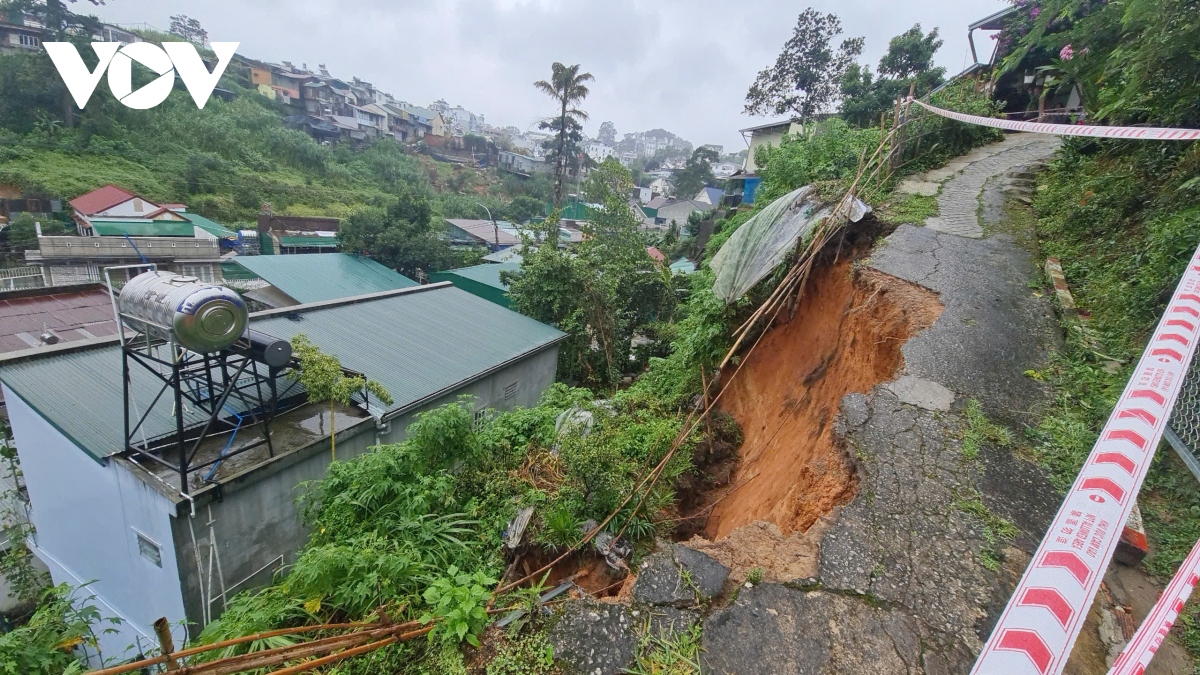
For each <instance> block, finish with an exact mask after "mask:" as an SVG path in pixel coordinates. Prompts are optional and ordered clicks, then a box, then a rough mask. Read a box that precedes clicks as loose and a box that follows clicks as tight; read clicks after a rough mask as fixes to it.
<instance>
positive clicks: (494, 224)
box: [475, 202, 500, 251]
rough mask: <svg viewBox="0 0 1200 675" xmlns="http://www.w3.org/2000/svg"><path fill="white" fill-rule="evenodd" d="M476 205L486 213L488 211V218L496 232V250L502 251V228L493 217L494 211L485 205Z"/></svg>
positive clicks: (476, 203) (477, 203)
mask: <svg viewBox="0 0 1200 675" xmlns="http://www.w3.org/2000/svg"><path fill="white" fill-rule="evenodd" d="M475 205H476V206H478V207H479V208H481V209H483V210H484V211H487V214H488V218H489V219H491V221H492V229H493V230H494V231H495V236H496V250H497V251H498V250H500V226H499V225H497V224H496V218H495V216H493V215H492V210H491V209H489V208H488V207H486V206H484V205H483V204H480V203H479V202H475Z"/></svg>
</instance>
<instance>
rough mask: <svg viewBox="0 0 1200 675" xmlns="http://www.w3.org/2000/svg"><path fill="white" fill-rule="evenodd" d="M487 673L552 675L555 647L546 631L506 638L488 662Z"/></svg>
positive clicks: (495, 674) (496, 674)
mask: <svg viewBox="0 0 1200 675" xmlns="http://www.w3.org/2000/svg"><path fill="white" fill-rule="evenodd" d="M485 672H486V674H487V675H551V674H552V673H556V672H558V671H557V670H556V669H555V667H554V647H551V646H550V642H549V641H548V640H546V634H545V633H544V632H538V633H534V634H532V635H527V636H525V637H521V638H517V639H508V640H505V641H504V643H503V644H501V645H500V646H499V648H498V649H497V650H496V655H495V657H493V658H492V660H491V661H490V662H489V663H488V664H487V669H486V671H485Z"/></svg>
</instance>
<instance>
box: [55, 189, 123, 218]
mask: <svg viewBox="0 0 1200 675" xmlns="http://www.w3.org/2000/svg"><path fill="white" fill-rule="evenodd" d="M136 196H137V195H135V194H133V193H132V192H129V191H126V190H122V189H121V188H119V187H117V186H116V185H105V186H104V187H102V188H100V189H99V190H92V191H91V192H89V193H87V194H86V195H82V196H79V197H76V198H75V199H72V200H71V207H72V208H74V209H75V210H76V211H78V212H80V213H82V214H83V215H85V216H90V215H92V214H95V213H100V212H101V211H103V210H105V209H110V208H112V207H114V206H116V205H117V204H120V203H121V202H123V201H126V200H128V199H131V198H133V197H136Z"/></svg>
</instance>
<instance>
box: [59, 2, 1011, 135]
mask: <svg viewBox="0 0 1200 675" xmlns="http://www.w3.org/2000/svg"><path fill="white" fill-rule="evenodd" d="M1006 4H1007V3H1006V2H1004V0H912V1H909V2H897V1H896V0H807V1H801V2H785V1H783V0H741V1H736V2H730V1H729V0H589V1H584V0H423V1H419V2H418V1H410V0H398V1H388V2H384V1H379V0H377V1H375V2H371V1H369V0H203V1H202V2H197V1H196V0H107V4H106V5H104V6H101V7H95V8H92V7H91V6H89V5H88V4H87V3H86V2H80V3H79V4H78V5H76V9H77V10H78V11H85V12H87V11H91V12H94V13H95V14H96V15H98V16H99V17H101V18H102V19H104V20H106V21H110V22H115V23H122V24H128V23H147V24H150V25H151V26H153V27H157V28H159V29H162V30H165V29H166V28H167V26H168V25H169V24H170V19H169V17H170V16H171V15H172V14H177V13H183V14H187V15H189V16H191V17H193V18H195V19H198V20H199V21H200V23H201V24H202V25H203V26H204V28H205V29H207V30H208V34H209V39H210V40H215V41H229V42H240V43H241V46H240V47H239V48H238V53H239V54H242V55H244V56H248V57H251V58H256V59H262V60H268V61H276V62H278V61H282V60H288V61H291V62H293V63H294V64H296V65H297V66H299V65H300V64H302V63H307V64H308V66H309V68H311V69H313V70H314V71H315V70H316V67H317V64H319V63H324V64H325V65H326V66H327V67H328V68H329V71H330V73H332V74H333V75H334V76H335V77H341V78H343V79H349V78H351V77H352V76H357V77H360V78H362V79H364V80H367V81H368V82H371V83H373V84H375V86H377V87H379V88H381V89H383V90H384V91H387V92H390V93H391V94H392V95H394V96H395V97H397V98H399V99H402V100H405V101H408V102H409V103H412V104H415V105H428V104H429V103H431V102H433V101H435V100H437V99H439V98H444V99H445V100H446V101H448V102H449V103H450V104H451V105H462V106H463V107H464V108H467V109H468V110H470V111H472V112H474V113H477V114H483V115H485V116H486V119H487V121H488V122H489V123H491V124H495V125H497V126H507V125H510V124H511V125H514V126H517V127H521V128H522V129H525V128H527V127H529V126H530V125H531V124H534V123H536V122H537V120H538V119H539V118H540V117H544V116H548V115H552V114H554V112H555V107H554V105H553V102H552V101H551V100H550V99H549V98H548V97H546V96H545V95H544V94H542V93H540V92H538V91H536V90H534V88H533V87H532V86H531V84H532V82H534V81H535V80H538V79H543V78H548V77H549V75H550V64H551V63H552V62H554V61H562V62H563V63H566V64H572V63H579V64H582V66H583V70H585V71H587V72H590V73H592V75H594V76H595V78H596V81H595V82H594V83H592V85H591V90H592V93H591V96H589V97H588V99H587V101H586V102H585V103H584V105H583V108H584V109H585V110H587V111H588V112H589V113H590V114H591V121H590V122H589V123H588V125H587V132H588V133H589V134H594V133H595V132H596V130H597V128H598V127H599V125H600V123H601V122H603V121H605V120H611V121H612V122H613V123H614V124H615V125H616V127H617V133H618V137H619V135H620V134H624V133H626V132H631V131H645V130H648V129H653V128H656V127H661V128H664V129H667V130H668V131H672V132H674V133H676V134H679V135H680V136H682V137H683V138H685V139H687V140H689V141H691V142H692V143H695V144H696V145H700V144H703V143H718V144H722V145H724V146H725V148H726V151H727V152H729V151H736V150H739V149H741V148H743V147H745V145H744V143H743V141H742V138H741V136H740V135H739V134H738V133H737V130H738V129H740V128H744V127H747V126H752V125H754V124H757V123H762V122H763V121H767V120H766V119H754V118H750V117H747V116H746V115H744V114H743V113H742V107H743V103H744V99H745V95H746V89H747V87H748V86H749V85H750V83H751V82H752V81H753V79H754V76H755V75H756V74H757V72H758V71H759V70H761V69H763V68H765V67H767V66H768V65H770V64H771V63H773V62H774V60H775V56H776V55H777V54H778V53H779V50H780V48H781V47H782V46H783V43H784V42H785V41H786V40H787V39H788V38H789V37H790V36H791V33H792V28H793V26H794V25H795V22H796V16H797V15H798V14H799V13H800V11H801V10H803V9H804V8H805V7H806V6H809V5H811V6H813V7H815V8H816V9H817V10H819V11H822V12H833V13H835V14H837V15H838V16H840V17H841V19H842V23H843V26H844V28H845V33H844V37H845V36H858V35H861V36H864V37H866V50H865V52H864V54H863V57H862V61H864V62H866V63H870V64H871V65H872V66H874V65H875V64H877V63H878V61H879V57H880V56H881V55H882V54H883V52H884V51H886V49H887V42H888V40H889V39H890V38H891V37H892V36H893V35H896V34H897V33H901V32H903V31H904V30H906V29H908V28H909V27H910V26H912V25H913V24H914V23H920V24H921V26H922V27H923V28H925V29H926V30H928V29H930V28H933V27H937V28H940V29H941V35H942V37H943V39H944V40H945V45H944V46H943V47H942V49H941V51H940V52H938V54H937V56H936V60H937V63H938V65H942V66H945V67H946V71H947V73H948V74H953V73H957V72H959V71H961V70H962V69H963V68H964V67H965V66H966V65H969V64H970V55H969V52H968V47H967V37H966V33H967V29H966V28H967V25H968V24H969V23H971V22H973V21H975V20H978V19H981V18H983V17H985V16H987V15H988V14H991V13H992V12H995V11H996V10H999V9H1002V8H1003V7H1005V6H1006ZM993 44H994V43H993V42H992V41H991V40H989V39H987V37H986V36H984V35H979V34H978V33H977V34H976V46H977V48H979V50H980V58H981V59H985V60H986V58H987V57H986V55H985V53H986V54H990V50H991V47H992V45H993Z"/></svg>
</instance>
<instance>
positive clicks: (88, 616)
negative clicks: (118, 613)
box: [0, 584, 120, 675]
mask: <svg viewBox="0 0 1200 675" xmlns="http://www.w3.org/2000/svg"><path fill="white" fill-rule="evenodd" d="M90 600H91V598H90V597H89V598H84V599H80V598H77V597H75V592H74V589H72V588H71V587H70V586H68V585H66V584H61V585H59V586H54V587H53V588H48V589H46V591H45V592H44V593H43V594H42V596H41V598H40V599H39V602H38V608H37V611H35V612H34V613H33V616H32V617H30V619H29V621H28V622H27V623H26V624H25V625H23V626H20V627H18V628H16V629H14V630H12V631H10V632H8V633H4V634H2V635H0V673H2V674H3V675H34V674H39V675H42V674H44V675H60V674H62V675H68V674H73V673H82V672H83V670H84V664H83V663H82V662H81V661H80V660H79V658H78V655H77V653H76V651H75V649H76V648H77V647H80V648H86V649H90V650H92V651H93V652H95V651H96V650H97V649H98V644H97V641H96V633H95V627H96V626H97V625H99V624H101V623H102V622H103V621H104V620H103V619H102V618H101V616H100V611H99V610H98V609H96V608H95V606H93V605H92V604H91V602H90ZM109 621H110V622H114V623H119V622H120V621H119V620H118V619H111V620H109Z"/></svg>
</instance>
